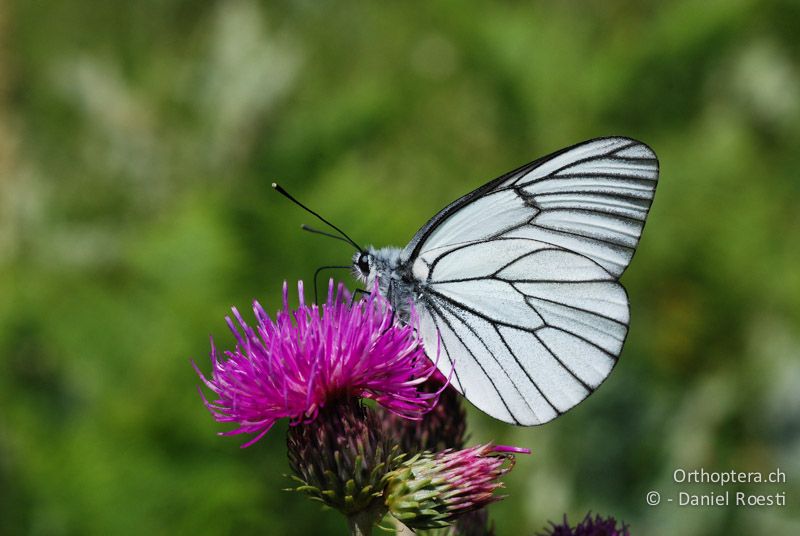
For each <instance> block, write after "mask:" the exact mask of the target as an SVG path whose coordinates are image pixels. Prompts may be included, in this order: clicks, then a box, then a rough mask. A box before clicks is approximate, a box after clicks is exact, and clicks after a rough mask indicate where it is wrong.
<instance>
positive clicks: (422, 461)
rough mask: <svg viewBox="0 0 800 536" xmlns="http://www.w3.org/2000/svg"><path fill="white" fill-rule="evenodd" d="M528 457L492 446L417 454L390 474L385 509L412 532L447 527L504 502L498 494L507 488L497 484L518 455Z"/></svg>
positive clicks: (515, 449)
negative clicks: (503, 488) (466, 515)
mask: <svg viewBox="0 0 800 536" xmlns="http://www.w3.org/2000/svg"><path fill="white" fill-rule="evenodd" d="M529 452H530V451H528V450H527V449H520V448H516V447H505V446H495V445H491V444H488V445H478V446H475V447H471V448H468V449H463V450H445V451H443V452H439V453H436V454H431V453H429V452H425V453H422V454H418V455H417V456H415V457H413V458H412V459H410V460H408V461H407V462H404V463H403V464H402V465H401V466H400V468H398V469H396V470H395V471H394V472H393V473H392V474H391V475H389V483H388V485H387V488H386V506H387V507H388V508H389V512H391V514H392V515H393V516H395V517H396V518H397V519H399V520H400V521H402V522H403V523H404V524H406V525H407V526H408V527H410V528H412V529H432V528H437V527H445V526H448V525H450V524H451V523H452V522H453V521H455V520H456V519H457V518H458V517H459V516H461V515H463V514H465V513H467V512H471V511H473V510H477V509H479V508H482V507H484V506H486V505H488V504H489V503H492V502H495V501H498V500H500V499H502V498H503V497H502V496H500V495H495V494H494V492H495V491H496V490H497V489H499V488H502V487H503V484H502V483H500V482H499V481H498V479H499V478H500V477H501V476H503V475H504V474H506V473H507V472H508V471H510V470H511V468H512V467H513V465H514V456H513V453H529Z"/></svg>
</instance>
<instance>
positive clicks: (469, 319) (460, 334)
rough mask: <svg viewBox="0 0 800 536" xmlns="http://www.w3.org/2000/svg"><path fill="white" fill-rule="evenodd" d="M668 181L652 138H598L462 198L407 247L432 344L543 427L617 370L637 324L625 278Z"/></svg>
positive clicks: (484, 403)
mask: <svg viewBox="0 0 800 536" xmlns="http://www.w3.org/2000/svg"><path fill="white" fill-rule="evenodd" d="M657 178H658V161H657V160H656V157H655V154H654V153H653V152H652V150H650V148H648V147H647V146H646V145H644V144H642V143H640V142H637V141H634V140H631V139H628V138H601V139H597V140H592V141H589V142H586V143H583V144H580V145H577V146H574V147H572V148H569V149H566V150H564V151H561V152H559V153H556V154H554V155H551V156H549V157H545V158H543V159H540V160H537V161H536V162H533V163H531V164H528V165H526V166H523V167H522V168H520V169H518V170H515V171H513V172H511V173H508V174H506V175H504V176H502V177H500V178H498V179H496V180H494V181H492V182H490V183H488V184H487V185H485V186H483V187H481V188H479V189H478V190H475V191H474V192H472V193H471V194H468V195H466V196H464V197H462V198H461V199H459V200H458V201H456V202H454V203H452V204H451V205H449V206H448V207H446V208H445V209H444V210H442V211H441V212H440V213H439V214H437V215H436V216H435V217H434V218H433V219H431V221H430V222H428V224H426V225H425V226H424V227H423V228H422V229H420V231H419V232H418V233H417V234H416V235H415V237H414V239H413V240H412V241H411V243H410V244H409V245H408V246H407V247H406V248H405V249H404V250H403V253H402V254H401V259H402V260H403V262H404V263H405V264H406V265H407V266H410V268H411V271H412V274H413V277H414V278H415V279H416V282H417V288H418V289H419V291H418V294H417V298H416V307H417V310H418V311H419V314H420V329H421V332H422V335H423V338H424V340H425V345H426V347H427V348H428V349H429V350H430V353H434V352H435V350H436V348H437V346H439V344H440V355H441V357H440V360H439V368H440V369H441V371H442V372H443V373H444V374H446V375H449V374H450V371H451V369H454V370H453V374H452V376H451V378H452V383H453V385H454V387H456V388H457V389H459V390H460V391H461V392H462V393H463V394H464V396H465V397H466V398H467V399H469V400H470V401H471V402H472V403H473V404H475V406H477V407H478V408H479V409H481V410H483V411H484V412H486V413H488V414H489V415H491V416H493V417H495V418H498V419H501V420H503V421H506V422H510V423H516V424H523V425H535V424H541V423H544V422H547V421H550V420H552V419H553V418H555V417H556V416H558V415H560V414H561V413H563V412H565V411H567V410H568V409H570V408H571V407H573V406H575V405H576V404H578V403H579V402H580V401H582V400H583V399H584V398H586V397H587V396H588V395H589V394H591V393H592V392H593V391H594V390H595V389H596V388H597V387H598V386H599V385H600V384H601V383H602V382H603V380H604V379H605V378H606V377H607V376H608V374H609V373H610V372H611V369H612V368H613V367H614V365H615V363H616V360H617V357H618V356H619V354H620V352H621V350H622V344H623V342H624V340H625V336H626V334H627V329H628V319H629V318H628V314H629V310H628V299H627V295H626V294H625V290H624V288H623V287H622V285H620V284H619V282H618V278H619V276H620V275H621V274H622V272H623V271H624V270H625V268H626V267H627V265H628V263H629V262H630V259H631V257H632V256H633V253H634V251H635V248H636V245H637V243H638V240H639V237H640V236H641V232H642V227H643V225H644V221H645V218H646V217H647V212H648V210H649V208H650V204H651V202H652V198H653V194H654V192H655V186H656V181H657Z"/></svg>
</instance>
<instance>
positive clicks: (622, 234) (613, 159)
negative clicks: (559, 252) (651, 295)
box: [402, 137, 658, 277]
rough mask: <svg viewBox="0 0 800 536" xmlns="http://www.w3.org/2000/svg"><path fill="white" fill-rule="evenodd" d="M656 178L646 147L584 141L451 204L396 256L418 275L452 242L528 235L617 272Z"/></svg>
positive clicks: (633, 242)
mask: <svg viewBox="0 0 800 536" xmlns="http://www.w3.org/2000/svg"><path fill="white" fill-rule="evenodd" d="M657 180H658V160H657V159H656V156H655V154H654V153H653V151H652V150H651V149H650V148H649V147H648V146H647V145H645V144H643V143H641V142H638V141H635V140H631V139H629V138H621V137H614V138H599V139H596V140H592V141H588V142H585V143H582V144H579V145H576V146H574V147H571V148H569V149H565V150H563V151H561V152H558V153H555V154H553V155H550V156H547V157H544V158H542V159H539V160H537V161H535V162H532V163H530V164H527V165H525V166H523V167H521V168H519V169H517V170H515V171H512V172H510V173H508V174H506V175H504V176H502V177H500V178H498V179H495V180H494V181H492V182H490V183H488V184H486V185H484V186H482V187H481V188H478V189H477V190H475V191H473V192H471V193H470V194H467V195H466V196H464V197H462V198H461V199H459V200H457V201H455V202H454V203H451V204H450V205H449V206H448V207H446V208H445V209H444V210H442V211H441V212H439V214H437V215H436V216H434V217H433V218H432V219H431V221H429V222H428V223H427V224H426V225H425V226H424V227H423V228H422V229H420V230H419V231H418V232H417V234H416V235H415V236H414V238H413V239H412V240H411V242H410V243H409V245H408V246H407V247H406V248H405V249H404V250H403V254H402V259H403V261H404V262H405V263H407V264H411V265H412V266H413V268H414V270H415V272H416V273H423V272H424V271H425V270H424V268H425V266H424V263H426V262H429V259H428V258H429V257H435V256H436V252H437V251H439V250H442V249H445V250H446V249H447V248H449V247H452V246H454V245H457V244H462V243H465V242H474V241H486V240H492V239H495V238H499V237H506V238H531V239H534V240H538V241H542V242H547V243H550V244H552V245H554V246H559V247H562V248H564V249H567V250H570V251H574V252H576V253H580V254H581V255H584V256H586V257H588V258H590V259H592V260H594V261H595V262H597V263H598V264H600V265H601V266H602V267H603V268H605V269H606V270H607V271H608V272H609V273H610V274H611V275H613V276H615V277H619V276H620V275H622V272H623V271H624V270H625V268H626V267H627V266H628V264H629V263H630V260H631V257H632V256H633V253H634V251H635V249H636V246H637V244H638V242H639V237H640V236H641V234H642V228H643V226H644V222H645V219H646V218H647V213H648V211H649V209H650V204H651V202H652V199H653V194H654V193H655V188H656V182H657ZM426 254H427V255H426ZM420 263H421V265H420Z"/></svg>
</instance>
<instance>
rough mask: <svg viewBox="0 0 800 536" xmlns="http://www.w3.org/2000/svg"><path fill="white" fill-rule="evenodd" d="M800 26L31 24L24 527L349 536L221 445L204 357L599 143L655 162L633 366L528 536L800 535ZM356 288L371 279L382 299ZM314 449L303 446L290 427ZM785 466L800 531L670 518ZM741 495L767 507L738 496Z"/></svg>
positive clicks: (16, 179)
mask: <svg viewBox="0 0 800 536" xmlns="http://www.w3.org/2000/svg"><path fill="white" fill-rule="evenodd" d="M798 31H800V5H799V4H798V3H797V2H790V1H760V2H758V1H754V0H710V1H708V2H692V1H670V2H660V1H647V2H633V1H623V0H617V1H612V2H602V3H601V2H579V1H562V2H535V3H530V2H516V3H514V2H512V3H499V2H497V3H482V2H475V1H460V2H456V1H449V2H436V3H433V2H430V3H428V2H419V3H399V2H385V3H375V4H373V5H364V4H363V3H358V2H324V1H323V2H312V1H309V0H305V1H296V2H269V3H267V2H257V1H255V0H236V1H230V2H199V1H195V2H191V1H188V0H158V1H156V0H143V1H139V2H102V3H101V2H92V1H89V0H66V1H60V2H55V1H30V0H16V1H13V0H12V1H2V2H0V296H2V299H0V533H3V534H33V535H62V534H123V535H125V534H131V535H139V534H230V533H234V532H235V533H237V534H306V533H307V534H314V533H316V534H320V533H332V534H337V533H344V532H345V524H344V521H343V519H342V518H340V517H339V515H338V514H336V513H334V512H330V511H328V512H325V511H320V509H319V507H318V506H316V505H315V504H313V503H310V502H308V501H306V500H304V499H303V498H301V497H300V496H296V495H293V494H289V493H285V492H283V491H281V488H283V487H285V486H286V485H287V483H288V481H287V480H285V479H284V477H283V476H282V475H283V473H285V472H287V471H288V467H287V464H286V455H285V444H284V429H283V428H282V429H276V430H275V431H273V432H272V433H270V434H269V435H268V436H267V437H266V438H265V439H263V440H262V441H260V442H259V443H258V444H256V445H255V446H253V447H251V448H249V449H245V450H240V449H239V448H238V447H239V445H240V444H241V443H242V442H243V438H242V437H236V438H219V437H217V436H216V435H215V434H216V432H219V431H221V430H224V429H226V428H225V427H224V426H222V425H218V424H216V423H215V422H213V421H212V419H211V418H210V416H209V414H208V413H207V411H206V410H205V409H204V408H203V406H202V404H201V402H200V398H199V396H198V394H197V390H196V389H197V384H198V380H197V378H196V377H195V375H194V373H193V371H192V369H191V367H190V365H189V359H190V358H196V359H198V360H199V362H200V364H201V367H203V368H204V369H205V370H208V368H209V366H208V362H207V361H206V355H207V353H208V335H209V334H213V335H214V336H215V337H216V338H217V339H218V340H219V341H220V342H221V343H222V344H224V345H229V344H230V343H231V341H232V337H231V336H230V335H229V334H228V333H227V330H226V327H225V324H224V321H223V317H224V316H225V315H226V314H227V311H228V308H229V307H230V306H231V305H236V306H238V307H240V308H242V309H248V307H249V303H250V301H251V300H252V299H254V298H258V299H259V300H261V301H262V302H263V303H264V304H265V306H266V308H267V310H274V309H276V308H277V306H278V296H279V288H280V284H281V281H283V280H284V279H288V280H290V281H293V280H296V279H298V278H303V279H306V280H309V278H310V277H311V274H312V273H313V270H314V268H315V267H316V266H319V265H322V264H329V263H332V264H339V263H343V262H344V263H346V262H347V261H348V259H349V256H350V254H351V252H350V251H349V250H348V249H347V248H345V247H344V246H343V244H341V243H338V242H335V241H331V240H326V239H324V238H320V237H315V236H311V235H307V234H305V233H301V232H300V231H299V228H298V227H299V224H300V223H301V222H303V221H306V222H308V223H313V222H312V221H309V219H308V217H307V216H306V215H304V214H302V213H300V211H299V210H297V209H296V208H295V207H294V206H292V205H290V204H289V203H288V202H287V201H286V200H284V199H282V198H280V197H279V196H277V195H276V194H275V193H274V192H272V191H271V189H270V187H269V184H270V182H271V181H273V180H276V179H277V180H280V181H281V182H282V184H284V185H285V186H286V187H287V189H289V190H290V191H292V192H294V193H295V194H296V195H297V196H298V197H300V198H301V199H303V200H304V201H306V202H307V203H308V204H310V205H311V206H313V207H316V208H318V209H319V210H320V211H322V212H323V213H324V214H325V215H327V216H328V217H329V218H330V219H332V220H333V221H334V222H338V223H339V224H340V225H341V226H343V227H344V228H345V229H346V230H347V231H348V233H350V234H351V235H352V236H353V237H354V238H355V239H356V240H357V241H361V242H372V243H374V244H376V245H385V244H395V245H403V244H405V242H407V241H408V239H409V238H410V237H411V236H412V234H413V233H414V232H415V231H416V229H417V228H418V227H419V226H421V225H422V224H423V223H424V222H425V221H426V219H427V218H429V217H430V216H432V215H433V214H434V213H435V212H436V211H437V210H438V209H440V208H441V207H443V206H444V205H445V204H446V203H447V202H449V201H451V200H452V199H454V198H456V197H458V196H460V195H462V194H464V193H466V192H467V191H469V190H471V189H473V188H475V187H477V186H479V185H481V184H482V183H483V182H485V181H487V180H489V179H491V178H493V177H495V176H497V175H499V174H501V173H503V172H505V171H507V170H509V169H512V168H514V167H516V166H518V165H520V164H523V163H525V162H527V161H529V160H532V159H533V158H535V157H538V156H541V155H544V154H546V153H549V152H551V151H554V150H557V149H559V148H561V147H564V146H567V145H570V144H573V143H576V142H578V141H581V140H584V139H588V138H592V137H596V136H602V135H613V134H621V135H626V136H631V137H635V138H638V139H641V140H643V141H645V142H647V143H648V144H650V145H651V146H652V147H653V148H654V149H655V150H656V152H657V153H658V155H659V157H660V160H661V170H662V171H661V182H660V186H659V189H658V192H657V195H656V199H655V204H654V206H653V209H652V212H651V215H650V219H649V223H648V225H647V227H646V229H645V233H644V237H643V240H642V243H641V246H640V248H639V252H638V253H637V255H636V257H635V259H634V261H633V263H632V265H631V268H630V270H629V271H628V272H627V273H626V274H625V276H624V277H623V281H624V283H625V285H626V286H627V288H628V291H629V294H630V296H631V307H632V324H631V332H630V336H629V338H628V342H627V344H626V347H625V350H624V352H623V355H622V359H621V362H620V365H619V366H618V367H617V369H616V371H615V372H614V374H612V376H611V377H610V379H609V380H608V382H606V384H604V386H603V387H602V388H601V389H600V390H599V391H598V392H597V393H596V394H595V395H594V396H592V397H591V398H590V399H589V400H588V401H587V402H585V403H584V404H582V405H581V406H580V407H579V408H577V409H575V410H573V411H572V412H570V413H569V414H567V415H565V416H564V417H562V418H560V419H558V420H557V421H555V422H553V423H551V424H548V425H545V426H542V427H537V428H527V429H526V428H515V427H512V426H506V425H504V424H501V423H497V422H492V421H491V420H489V419H488V418H486V417H484V416H482V415H479V414H478V413H477V412H473V413H471V414H470V426H471V431H472V441H473V442H477V441H484V440H489V439H494V440H496V441H499V442H503V443H510V444H516V445H522V446H527V447H530V448H531V449H532V450H533V455H532V456H529V457H524V458H522V459H520V460H519V462H518V464H517V467H516V469H515V470H514V471H513V472H512V473H511V474H510V475H509V477H508V478H507V481H506V482H507V486H508V493H509V494H510V497H509V498H508V499H506V500H505V501H503V502H502V503H499V504H497V505H495V506H493V507H492V510H491V511H492V516H493V518H494V519H495V520H496V525H497V532H498V534H500V535H517V534H528V535H530V534H533V533H534V532H536V531H537V530H540V529H541V528H542V527H544V526H545V525H546V521H547V520H548V519H553V520H558V519H560V518H561V516H562V515H563V514H564V513H565V512H566V513H568V514H570V516H571V517H572V518H575V520H577V517H580V516H582V515H583V514H584V513H585V512H587V511H588V510H592V511H594V512H600V513H604V514H612V515H615V516H617V517H618V518H622V519H624V520H626V521H627V522H629V523H631V524H632V526H633V533H634V534H635V535H637V536H642V535H677V534H680V535H684V536H687V535H688V536H692V535H718V534H768V533H769V534H800V507H799V506H798V498H800V485H799V484H798V483H800V359H798V357H800V333H799V332H798V329H797V328H798V326H800V210H798V201H799V200H800V173H799V172H798V170H800V151H798V147H800V143H799V142H800V61H799V60H800V40H798V38H797V35H798ZM351 283H352V281H351ZM284 428H285V427H284ZM699 467H705V468H706V469H708V470H730V469H737V470H752V471H770V470H772V469H774V468H775V467H780V468H781V469H783V470H784V471H785V472H786V474H787V480H788V482H787V483H786V484H785V485H782V486H777V487H776V486H757V485H746V486H742V487H741V489H742V490H743V491H748V492H757V491H763V492H775V491H786V492H787V494H788V503H789V504H788V505H787V506H786V507H783V508H777V507H772V508H735V507H728V508H694V509H690V508H680V507H678V506H676V505H675V504H671V505H670V504H666V503H665V504H662V505H661V506H659V507H648V506H647V505H646V504H645V493H646V492H647V491H649V490H651V489H655V490H660V491H661V492H662V493H663V494H665V497H666V496H675V494H676V493H677V491H679V490H685V491H694V492H699V491H701V490H713V491H720V489H719V488H717V487H714V486H710V487H709V486H705V487H704V486H688V485H684V486H678V485H675V484H673V483H671V478H672V472H673V471H674V470H675V469H676V468H687V469H694V468H699ZM727 489H729V490H731V491H735V490H736V489H738V488H737V487H735V486H732V487H729V488H727Z"/></svg>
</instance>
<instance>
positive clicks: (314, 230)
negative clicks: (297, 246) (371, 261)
mask: <svg viewBox="0 0 800 536" xmlns="http://www.w3.org/2000/svg"><path fill="white" fill-rule="evenodd" d="M300 228H301V229H302V230H304V231H308V232H309V233H313V234H318V235H322V236H327V237H328V238H335V239H336V240H341V241H342V242H344V243H345V244H347V245H353V244H350V241H349V240H347V239H345V238H342V237H341V236H339V235H335V234H333V233H326V232H325V231H320V230H319V229H314V228H313V227H309V226H308V225H306V224H305V223H304V224H302V225H301V226H300Z"/></svg>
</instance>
